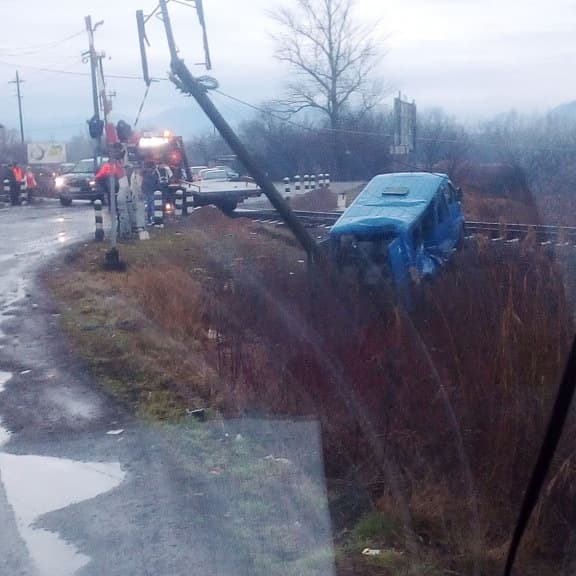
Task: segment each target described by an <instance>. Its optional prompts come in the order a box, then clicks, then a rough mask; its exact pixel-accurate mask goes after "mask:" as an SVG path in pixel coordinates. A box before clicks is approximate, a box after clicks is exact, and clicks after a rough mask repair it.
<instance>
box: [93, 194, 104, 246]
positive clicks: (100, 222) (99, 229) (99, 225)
mask: <svg viewBox="0 0 576 576" xmlns="http://www.w3.org/2000/svg"><path fill="white" fill-rule="evenodd" d="M94 221H95V224H96V229H95V232H94V240H96V242H103V241H104V216H103V214H102V200H96V201H95V202H94Z"/></svg>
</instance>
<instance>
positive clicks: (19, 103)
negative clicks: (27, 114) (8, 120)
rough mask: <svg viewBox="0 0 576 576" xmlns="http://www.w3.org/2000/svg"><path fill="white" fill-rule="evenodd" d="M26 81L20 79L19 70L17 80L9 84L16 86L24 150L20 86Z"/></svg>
mask: <svg viewBox="0 0 576 576" xmlns="http://www.w3.org/2000/svg"><path fill="white" fill-rule="evenodd" d="M23 82H24V80H22V79H21V78H20V74H18V70H16V80H12V81H11V82H9V84H16V93H17V97H18V115H19V117H20V141H21V142H22V148H24V118H23V116H22V91H21V90H20V84H22V83H23Z"/></svg>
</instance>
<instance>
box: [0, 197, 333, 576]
mask: <svg viewBox="0 0 576 576" xmlns="http://www.w3.org/2000/svg"><path fill="white" fill-rule="evenodd" d="M92 233H93V212H92V210H91V208H90V207H89V206H88V205H83V206H82V205H78V206H73V207H71V208H61V207H60V206H59V205H58V204H56V203H54V202H50V201H47V202H44V203H42V204H40V205H37V206H29V207H17V208H3V209H0V247H1V250H0V575H2V576H4V575H10V576H75V575H78V576H96V575H98V576H100V575H102V576H104V575H105V576H130V575H150V576H152V575H154V576H156V575H158V576H160V575H166V576H179V575H188V574H199V575H200V574H202V575H205V574H220V575H228V574H230V575H231V574H251V575H252V574H257V573H258V570H257V569H255V566H256V565H255V563H254V558H257V557H258V556H259V555H262V554H263V553H264V555H265V552H266V551H267V550H269V549H270V548H273V547H274V546H277V545H278V543H277V542H276V540H277V538H272V537H271V536H270V534H259V532H258V530H259V520H258V518H257V517H256V516H253V515H251V514H250V513H249V512H246V516H245V517H244V516H242V517H240V518H237V520H238V522H237V525H239V526H245V527H246V528H247V529H249V530H251V532H248V533H249V534H252V535H256V537H255V538H253V544H252V545H253V546H254V550H251V551H249V552H247V551H246V546H245V545H242V544H241V542H240V543H239V541H238V539H237V537H236V535H235V534H234V532H233V531H230V530H229V529H228V528H227V524H228V523H229V519H230V517H231V516H230V515H231V510H232V511H233V510H235V508H234V505H233V504H234V502H235V500H237V498H236V494H235V490H236V488H237V487H236V486H235V485H234V483H230V482H228V483H226V482H227V481H226V478H224V477H222V478H220V477H218V478H214V482H212V481H206V475H198V473H195V472H190V470H191V469H192V470H196V471H203V470H204V469H206V468H209V467H210V466H211V464H210V461H209V460H210V458H209V456H210V455H209V454H208V456H206V454H199V452H198V450H194V449H193V448H192V447H191V446H192V445H191V443H190V441H189V437H188V436H186V432H185V431H183V430H182V429H179V428H167V427H164V428H162V427H158V426H145V425H143V424H139V423H136V422H135V421H134V420H133V419H132V418H131V417H130V416H128V415H127V414H126V413H125V412H124V411H123V410H122V408H120V407H118V406H117V405H116V403H115V402H114V401H113V400H112V399H111V398H109V397H108V396H107V395H106V394H105V393H104V392H103V391H102V390H101V388H100V387H99V385H98V383H97V382H94V381H93V380H92V379H91V377H90V376H89V375H87V373H86V371H85V370H83V368H82V366H81V365H79V364H78V362H77V361H76V360H75V359H74V358H73V357H72V356H71V354H70V353H69V352H68V350H67V347H66V344H65V342H64V340H63V338H62V336H61V334H60V331H59V318H60V316H59V311H58V309H57V308H56V307H55V306H54V304H53V303H52V302H51V300H50V298H49V297H48V296H47V295H46V294H44V293H42V291H41V290H40V289H39V287H38V285H37V282H36V280H35V277H36V274H37V272H38V270H39V269H40V268H41V267H42V266H47V265H50V262H51V258H53V257H54V256H55V255H57V254H58V253H59V252H60V251H61V250H63V249H66V248H67V247H68V246H70V245H71V244H73V243H76V242H80V241H86V242H88V241H91V235H92ZM206 426H210V427H211V432H210V434H211V438H214V441H215V442H218V443H220V444H221V441H222V442H224V443H226V442H227V440H228V439H229V438H232V437H236V436H237V435H238V433H239V431H241V432H242V438H243V440H242V441H243V442H244V441H249V440H250V438H258V441H259V443H262V442H264V441H265V442H267V443H268V444H267V445H266V448H265V449H266V450H269V451H270V453H271V454H273V455H274V456H281V457H282V458H281V459H279V460H278V461H279V462H284V459H286V461H288V462H290V463H291V464H290V466H294V467H298V470H300V468H302V469H305V470H306V474H307V477H308V478H312V479H313V481H314V482H316V484H317V486H318V489H319V490H320V493H322V490H323V486H324V481H323V467H322V454H321V448H320V441H319V438H318V436H319V434H318V430H316V429H315V428H314V426H313V424H311V423H307V422H282V423H277V422H272V421H266V420H265V421H252V422H250V421H249V422H227V423H222V422H220V423H217V424H214V425H212V424H207V425H206ZM238 437H240V436H238ZM244 439H248V440H244ZM220 444H218V445H219V446H220ZM224 445H225V444H224ZM303 446H305V447H306V450H304V451H303V450H302V447H303ZM219 450H220V448H219ZM207 458H208V461H206V459H207ZM211 473H212V472H210V473H209V474H208V478H210V474H211ZM214 473H215V474H216V475H219V474H220V471H218V470H217V471H216V472H214ZM222 476H224V475H222ZM285 477H286V475H285V473H283V474H282V475H279V480H278V485H277V486H276V487H275V486H272V489H270V491H269V493H268V494H267V495H262V501H263V502H265V503H267V505H269V507H270V509H271V510H272V509H277V508H278V507H279V506H287V509H286V512H285V515H289V514H290V515H295V514H296V517H297V516H298V514H297V510H296V511H295V509H294V508H293V507H292V506H291V504H290V501H289V500H288V502H287V498H286V490H287V487H286V485H285V484H284V482H285ZM295 489H296V488H295ZM320 500H321V502H320V504H319V505H318V506H317V509H316V512H315V515H314V517H313V518H312V519H311V520H310V519H309V520H308V521H307V520H306V519H305V518H309V517H310V511H303V512H302V515H303V518H302V519H298V518H297V521H295V523H296V524H297V525H298V527H299V528H298V530H300V531H301V532H302V542H310V541H311V539H314V540H315V541H319V542H320V543H323V544H322V546H323V547H326V549H328V550H330V549H331V536H330V519H329V514H328V509H327V505H326V503H325V501H323V500H325V499H322V498H321V499H320ZM266 501H267V502H266ZM304 517H305V518H304ZM271 538H272V540H273V541H271ZM263 551H264V552H263ZM329 556H330V555H329ZM272 568H273V567H272ZM279 568H280V567H279ZM333 571H334V570H333V561H332V560H331V559H330V558H328V559H327V560H326V562H325V563H324V565H321V566H320V568H319V569H316V570H315V572H314V574H333ZM297 572H298V571H297ZM297 572H294V573H297ZM269 573H270V574H274V573H279V574H280V573H282V574H287V573H289V572H286V571H285V570H284V569H282V570H280V569H278V570H275V569H272V570H271V571H269Z"/></svg>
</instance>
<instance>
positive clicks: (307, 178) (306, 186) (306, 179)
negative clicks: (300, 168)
mask: <svg viewBox="0 0 576 576" xmlns="http://www.w3.org/2000/svg"><path fill="white" fill-rule="evenodd" d="M304 190H310V176H308V174H304Z"/></svg>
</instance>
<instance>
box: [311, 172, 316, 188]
mask: <svg viewBox="0 0 576 576" xmlns="http://www.w3.org/2000/svg"><path fill="white" fill-rule="evenodd" d="M310 190H316V174H312V176H310Z"/></svg>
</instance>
